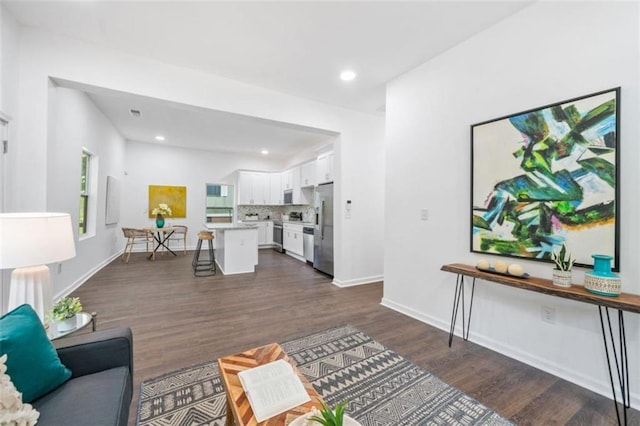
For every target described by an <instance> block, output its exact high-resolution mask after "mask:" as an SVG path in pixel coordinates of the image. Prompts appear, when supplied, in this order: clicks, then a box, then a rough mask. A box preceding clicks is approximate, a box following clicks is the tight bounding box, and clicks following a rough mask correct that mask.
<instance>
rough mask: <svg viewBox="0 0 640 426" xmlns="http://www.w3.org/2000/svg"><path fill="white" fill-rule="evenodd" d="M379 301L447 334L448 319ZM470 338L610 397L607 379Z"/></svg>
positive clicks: (635, 399)
mask: <svg viewBox="0 0 640 426" xmlns="http://www.w3.org/2000/svg"><path fill="white" fill-rule="evenodd" d="M380 304H381V305H382V306H385V307H387V308H389V309H393V310H394V311H397V312H400V313H401V314H404V315H407V316H409V317H411V318H414V319H416V320H418V321H420V322H423V323H425V324H429V325H431V326H433V327H436V328H439V329H440V330H443V331H446V332H447V333H448V332H449V328H450V323H449V322H448V321H443V320H441V319H440V318H435V317H433V316H430V315H426V314H425V313H423V312H420V311H417V310H415V309H413V308H410V307H408V306H405V305H402V304H400V303H396V302H394V301H392V300H389V299H387V298H384V297H383V298H382V301H381V302H380ZM454 334H455V335H456V336H458V337H462V325H461V323H460V321H458V325H457V326H456V328H455V332H454ZM471 337H472V338H473V340H472V342H473V343H475V344H477V345H480V346H484V347H485V348H488V349H491V350H492V351H495V352H498V353H501V354H503V355H506V356H508V357H510V358H513V359H515V360H518V361H520V362H523V363H525V364H528V365H531V366H533V367H536V368H539V369H540V370H543V371H546V372H547V373H550V374H553V375H554V376H557V377H560V378H562V379H564V380H567V381H569V382H571V383H575V384H577V385H578V386H582V387H584V388H586V389H589V390H590V391H593V392H595V393H598V394H600V395H602V396H604V397H606V398H609V399H612V396H611V383H610V382H603V381H598V380H594V379H592V378H591V377H588V376H585V375H584V374H583V373H581V372H579V371H575V370H572V369H570V368H567V366H560V365H558V364H555V363H551V362H549V361H548V360H546V359H543V358H540V357H537V356H533V355H531V354H530V353H527V352H523V351H521V350H520V349H518V348H515V347H513V346H510V345H505V344H504V343H502V342H498V341H496V340H494V339H492V338H490V337H489V336H486V335H484V334H478V333H473V335H472V336H471ZM442 344H443V345H446V344H448V342H447V341H443V342H442ZM603 368H606V366H603ZM614 378H615V376H614ZM618 397H619V395H618ZM631 407H633V408H636V409H638V408H640V395H637V394H634V393H631Z"/></svg>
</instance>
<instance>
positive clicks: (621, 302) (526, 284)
mask: <svg viewBox="0 0 640 426" xmlns="http://www.w3.org/2000/svg"><path fill="white" fill-rule="evenodd" d="M440 270H442V271H445V272H452V273H454V274H456V275H457V279H456V289H455V293H454V298H453V309H452V313H451V328H450V330H449V347H451V343H452V341H453V333H454V330H455V326H456V320H457V317H458V310H459V308H460V301H461V300H462V309H461V310H462V338H463V339H464V340H465V341H466V340H469V328H470V326H471V310H472V309H473V294H474V291H475V286H476V278H480V279H481V280H485V281H491V282H494V283H497V284H502V285H507V286H510V287H516V288H520V289H522V290H529V291H535V292H537V293H544V294H548V295H550V296H556V297H562V298H565V299H572V300H575V301H578V302H583V303H589V304H592V305H596V306H597V307H598V313H599V314H600V325H601V327H602V339H603V341H604V350H605V354H606V357H607V366H608V368H609V380H610V381H611V391H612V393H613V402H614V404H615V408H616V416H617V418H618V424H625V425H626V424H627V410H628V409H629V408H630V407H631V397H630V392H631V391H630V388H629V359H628V357H627V338H626V335H625V329H624V315H623V313H624V311H627V312H633V313H636V314H640V295H635V294H627V293H622V294H620V295H619V296H617V297H610V296H600V295H597V294H594V293H590V292H588V291H587V290H585V288H584V287H583V286H578V285H572V286H571V287H569V288H564V287H558V286H554V285H553V283H552V282H551V280H547V279H544V278H537V277H529V278H521V277H516V276H509V275H501V274H496V273H491V272H485V271H481V270H479V269H477V268H476V267H474V266H470V265H465V264H462V263H451V264H448V265H443V266H442V267H441V268H440ZM465 277H470V278H472V279H473V281H472V284H471V297H470V298H469V310H468V313H467V314H465V309H466V304H465V285H464V278H465ZM609 309H615V310H617V311H618V332H617V333H614V330H613V329H612V327H611V317H610V315H609ZM465 315H466V316H467V318H466V320H465ZM605 319H606V324H605ZM614 367H615V370H614ZM614 374H615V376H616V378H617V384H618V386H619V387H620V395H621V399H622V404H623V407H624V408H623V410H622V412H623V416H621V415H620V411H619V409H618V400H617V397H616V380H615V379H614Z"/></svg>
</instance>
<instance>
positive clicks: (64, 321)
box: [49, 297, 82, 331]
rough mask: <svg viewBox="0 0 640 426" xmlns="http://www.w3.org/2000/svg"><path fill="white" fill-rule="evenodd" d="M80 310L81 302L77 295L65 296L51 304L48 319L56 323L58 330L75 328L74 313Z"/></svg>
mask: <svg viewBox="0 0 640 426" xmlns="http://www.w3.org/2000/svg"><path fill="white" fill-rule="evenodd" d="M79 312H82V304H80V299H78V298H77V297H65V298H63V299H61V300H60V301H58V303H56V304H55V305H53V309H52V310H51V312H50V313H49V319H50V320H51V321H55V322H56V323H57V324H58V331H68V330H73V329H74V328H76V314H77V313H79Z"/></svg>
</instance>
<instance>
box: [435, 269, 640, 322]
mask: <svg viewBox="0 0 640 426" xmlns="http://www.w3.org/2000/svg"><path fill="white" fill-rule="evenodd" d="M440 270H442V271H446V272H453V273H454V274H459V275H466V276H469V277H473V278H480V279H482V280H485V281H491V282H494V283H498V284H504V285H508V286H511V287H518V288H521V289H523V290H530V291H535V292H538V293H544V294H549V295H551V296H558V297H563V298H565V299H572V300H577V301H579V302H585V303H591V304H593V305H599V306H606V307H609V308H614V309H619V310H621V311H628V312H635V313H640V295H637V294H629V293H621V294H620V295H619V296H616V297H612V296H600V295H597V294H594V293H591V292H589V291H587V290H585V288H584V287H583V286H580V285H575V284H574V285H572V286H571V287H569V288H564V287H558V286H555V285H553V283H552V282H551V280H547V279H544V278H537V277H529V278H519V277H510V276H507V275H500V274H494V273H491V272H484V271H481V270H479V269H477V268H476V267H475V266H471V265H465V264H462V263H450V264H448V265H443V266H442V268H440Z"/></svg>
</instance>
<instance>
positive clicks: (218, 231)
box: [206, 223, 258, 275]
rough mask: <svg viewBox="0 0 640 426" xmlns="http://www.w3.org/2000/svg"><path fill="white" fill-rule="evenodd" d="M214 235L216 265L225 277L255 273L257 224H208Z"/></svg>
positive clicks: (256, 262) (208, 228)
mask: <svg viewBox="0 0 640 426" xmlns="http://www.w3.org/2000/svg"><path fill="white" fill-rule="evenodd" d="M206 227H207V230H209V231H212V232H213V233H214V236H215V238H214V240H213V243H214V247H215V251H216V264H217V265H218V268H220V271H222V273H223V274H225V275H233V274H245V273H249V272H255V270H256V269H255V267H256V265H257V264H258V226H257V225H255V224H236V223H229V224H223V223H207V224H206Z"/></svg>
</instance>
